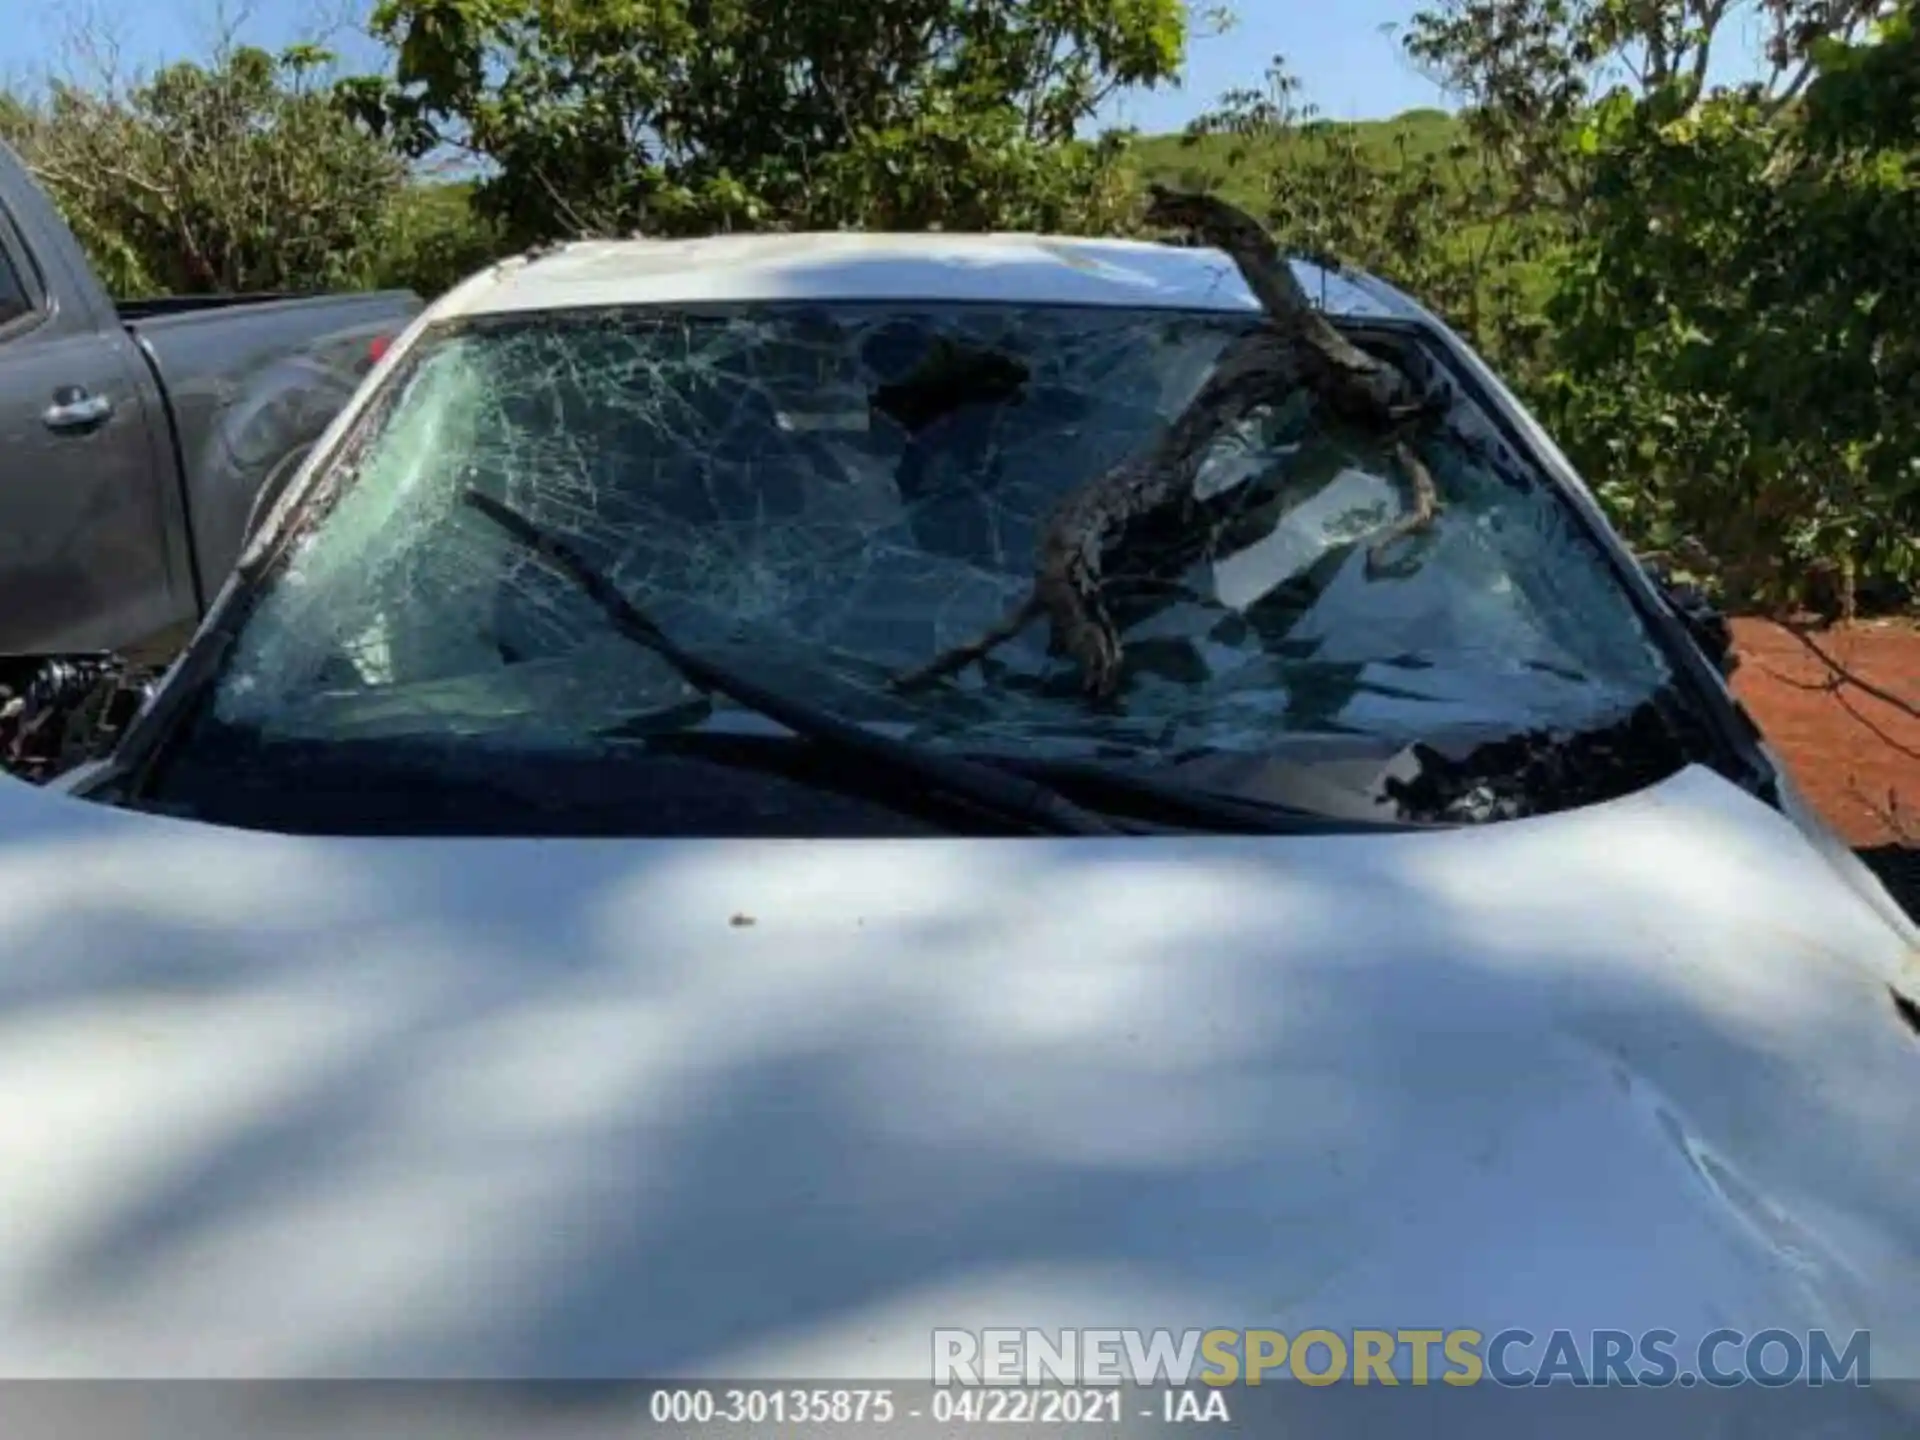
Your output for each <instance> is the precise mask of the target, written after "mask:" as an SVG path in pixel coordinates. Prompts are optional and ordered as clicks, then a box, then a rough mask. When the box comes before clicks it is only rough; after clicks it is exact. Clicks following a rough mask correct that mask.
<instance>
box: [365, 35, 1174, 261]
mask: <svg viewBox="0 0 1920 1440" xmlns="http://www.w3.org/2000/svg"><path fill="white" fill-rule="evenodd" d="M1186 23H1187V13H1186V9H1185V6H1184V5H1183V4H1182V3H1181V0H970V3H965V4H962V3H956V0H887V3H871V4H848V3H846V0H784V3H781V4H777V5H769V4H766V3H763V0H382V3H381V4H380V5H379V6H378V8H377V9H376V10H375V12H374V28H375V30H376V32H377V33H378V34H379V35H381V36H382V37H384V38H385V39H386V40H387V41H388V42H389V43H390V45H391V46H392V48H393V52H394V70H393V73H392V74H391V75H388V76H382V77H362V78H360V79H359V80H357V81H354V82H351V83H350V84H348V85H347V86H346V87H345V90H346V93H347V94H348V96H349V98H350V99H351V101H352V102H353V103H354V104H355V105H356V107H357V108H358V111H359V113H360V114H362V115H363V116H366V117H367V118H369V119H370V120H373V121H375V122H376V123H378V124H380V125H381V126H383V127H384V128H385V129H386V130H387V131H388V133H391V134H392V135H394V136H395V137H396V138H397V139H398V140H399V142H400V143H401V144H402V145H403V146H405V147H406V148H407V149H408V150H409V151H410V152H411V153H414V154H426V153H429V152H432V151H434V150H451V151H455V152H462V153H465V154H467V155H469V156H470V157H472V158H473V159H474V160H476V161H477V162H479V163H480V165H481V166H482V169H483V173H482V178H481V179H480V181H479V183H478V185H477V188H476V191H475V202H476V204H477V206H478V207H479V209H480V211H481V212H482V213H483V214H484V215H485V216H487V217H488V218H489V219H490V220H492V221H494V222H497V223H498V224H499V225H500V226H501V228H502V231H503V232H504V236H505V238H506V240H507V241H508V243H509V244H512V245H515V246H519V245H525V244H528V243H533V242H537V241H540V240H545V239H549V238H554V237H558V236H566V235H576V234H583V233H599V234H625V233H633V232H641V231H644V232H647V233H705V232H709V231H713V230H726V229H738V228H758V227H768V226H780V225H788V226H797V227H809V228H831V227H838V226H860V225H865V226H876V227H890V228H923V227H928V226H945V227H948V228H952V229H976V228H988V227H992V228H1045V229H1069V228H1077V227H1086V226H1099V225H1101V224H1103V223H1105V222H1106V220H1107V219H1108V218H1110V216H1111V215H1112V214H1113V213H1116V211H1115V207H1116V206H1117V205H1118V204H1120V203H1121V200H1122V198H1123V196H1122V193H1121V191H1120V189H1119V188H1118V186H1117V184H1116V181H1115V178H1114V174H1115V168H1116V167H1115V165H1114V161H1115V158H1116V155H1117V147H1116V145H1115V144H1114V143H1112V142H1108V143H1105V144H1083V143H1081V142H1080V141H1079V140H1077V139H1076V131H1077V127H1079V126H1080V125H1081V124H1082V122H1084V121H1085V120H1086V119H1087V118H1088V117H1089V116H1091V115H1092V114H1093V113H1094V112H1095V111H1096V109H1097V108H1098V107H1099V105H1100V103H1101V101H1102V100H1103V99H1104V98H1105V97H1106V96H1107V95H1108V94H1110V93H1111V92H1112V91H1113V90H1115V89H1116V88H1118V87H1121V86H1152V85H1155V84H1157V83H1160V82H1161V81H1164V80H1167V79H1169V78H1171V77H1173V76H1174V75H1175V74H1176V73H1177V72H1178V69H1179V66H1180V63H1181V58H1182V54H1183V51H1184V45H1185V37H1186Z"/></svg>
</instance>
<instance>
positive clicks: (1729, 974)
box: [0, 770, 1920, 1380]
mask: <svg viewBox="0 0 1920 1440" xmlns="http://www.w3.org/2000/svg"><path fill="white" fill-rule="evenodd" d="M1915 963H1916V962H1915V959H1914V955H1913V953H1912V951H1911V949H1910V948H1909V940H1908V938H1907V937H1904V936H1902V935H1899V934H1896V933H1895V932H1893V931H1892V930H1891V929H1889V927H1888V926H1887V924H1886V923H1885V922H1884V921H1883V920H1881V919H1880V918H1878V917H1877V916H1876V915H1875V914H1874V913H1873V912H1872V911H1871V909H1870V908H1869V907H1868V906H1867V905H1866V904H1864V903H1863V902H1862V901H1861V900H1860V899H1859V898H1858V897H1857V896H1856V895H1855V894H1854V893H1853V892H1852V891H1851V890H1849V889H1848V888H1847V887H1846V885H1844V884H1843V883H1842V882H1841V881H1840V880H1839V879H1837V878H1836V877H1835V876H1834V874H1833V873H1832V872H1831V870H1830V869H1828V868H1826V867H1825V866H1824V865H1823V863H1822V862H1821V861H1819V860H1818V859H1816V858H1814V857H1813V855H1812V852H1811V851H1810V850H1809V849H1808V848H1807V845H1806V843H1805V842H1804V840H1803V839H1802V838H1801V836H1800V834H1799V832H1798V831H1797V830H1795V829H1794V828H1793V827H1792V826H1791V825H1789V824H1788V823H1787V822H1786V821H1785V820H1783V819H1782V818H1780V817H1779V816H1778V815H1776V814H1774V813H1773V812H1771V811H1768V810H1766V809H1764V808H1762V807H1761V806H1760V805H1758V804H1757V803H1756V802H1754V801H1752V800H1750V799H1749V798H1747V797H1746V796H1744V795H1743V794H1741V793H1739V792H1737V791H1735V790H1734V789H1732V788H1731V787H1729V786H1727V785H1726V784H1724V783H1723V782H1722V781H1720V780H1719V779H1717V778H1716V777H1713V776H1711V775H1709V774H1707V773H1706V772H1703V771H1698V770H1695V771H1688V772H1684V773H1683V774H1681V775H1679V776H1677V777H1675V778H1674V779H1673V780H1671V781H1670V782H1668V783H1667V784H1665V785H1663V786H1660V787H1658V788H1656V789H1654V790H1652V791H1649V792H1647V793H1644V794H1642V795H1639V796H1636V797H1634V798H1630V799H1627V800H1624V801H1621V802H1618V803H1615V804H1611V805H1607V806H1602V807H1597V808H1594V809H1591V810H1587V811H1583V812H1580V813H1575V814H1568V815H1562V816H1556V817H1550V818H1544V819H1538V820H1530V821H1521V822H1514V823H1509V824H1504V825H1500V826H1496V827H1489V828H1486V829H1482V830H1475V831H1458V832H1450V833H1438V834H1432V835H1403V834H1396V835H1384V836H1379V837H1339V838H1333V839H1324V838H1316V839H1307V838H1299V839H1294V838H1253V839H1245V838H1231V839H1228V838H1217V839H1216V838H1209V839H1194V840H1190V841H1159V840H1156V841H1143V840H1121V841H1116V842H1112V843H1107V842H1103V841H1095V840H1058V841H1055V840H1032V841H997V842H996V841H978V840H960V839H956V840H953V841H951V842H943V841H941V842H911V843H899V844H895V843H809V844H798V843H777V842H776V843H751V844H748V843H737V842H736V843H712V842H700V843H685V842H668V841H635V842H604V841H595V842H559V843H556V842H550V841H546V842H533V841H529V842H500V841H491V840H488V841H446V840H435V841H407V840H398V841H372V840H342V839H309V838H283V837H274V836H264V835H256V834H244V833H239V832H234V831H226V830H221V829H216V828H210V827H204V826H198V825H194V824H188V823H182V822H179V821H172V820H167V819H161V818H156V817H149V816H142V815H136V814H128V813H121V812H116V811H112V810H109V809H106V808H102V807H97V806H93V805H90V804H87V803H84V802H81V801H76V800H71V799H67V798H64V797H62V796H60V795H57V794H53V793H50V792H47V791H41V790H34V789H30V788H28V787H26V786H24V785H19V784H16V783H13V782H4V783H0V1096H4V1097H5V1098H4V1103H0V1363H3V1364H4V1368H5V1370H6V1371H7V1372H9V1373H10V1374H13V1375H49V1376H57V1375H117V1376H173V1375H191V1376H255V1375H261V1376H276V1375H277V1376H296V1377H298V1376H305V1377H312V1376H327V1375H354V1376H408V1377H424V1376H500V1377H522V1376H543V1377H559V1376H581V1375H591V1376H615V1375H646V1376H656V1377H657V1376H662V1375H669V1374H685V1373H692V1372H706V1373H711V1374H726V1375H732V1376H745V1375H752V1374H765V1375H771V1376H787V1377H793V1376H801V1375H815V1376H821V1377H834V1378H840V1379H847V1378H853V1377H895V1378H898V1377H903V1376H916V1375H921V1376H923V1375H924V1374H925V1373H926V1371H927V1367H928V1365H929V1363H930V1341H929V1335H928V1332H929V1331H930V1330H931V1329H933V1328H934V1327H956V1326H957V1327H980V1326H991V1325H1013V1326H1020V1327H1040V1328H1049V1329H1051V1328H1056V1327H1064V1326H1099V1327H1127V1326H1138V1327H1143V1328H1170V1329H1184V1328H1187V1327H1240V1326H1272V1327H1276V1328H1279V1329H1282V1330H1286V1331H1289V1332H1292V1333H1297V1332H1298V1331H1299V1330H1300V1329H1302V1328H1306V1327H1310V1326H1326V1327H1332V1328H1335V1329H1336V1330H1338V1329H1344V1328H1349V1327H1354V1326H1370V1325H1387V1326H1394V1325H1402V1326H1411V1325H1434V1326H1445V1327H1456V1326H1471V1327H1476V1328H1479V1329H1481V1330H1482V1331H1483V1332H1485V1333H1487V1334H1493V1333H1495V1332H1497V1331H1499V1330H1501V1329H1504V1328H1507V1327H1512V1326H1524V1327H1527V1328H1530V1329H1533V1330H1534V1331H1536V1332H1539V1333H1545V1332H1547V1331H1550V1330H1552V1329H1554V1328H1555V1327H1569V1328H1574V1329H1579V1330H1583V1331H1584V1330H1586V1329H1590V1328H1593V1327H1618V1328H1622V1329H1627V1330H1635V1331H1637V1330H1644V1329H1647V1328H1666V1329H1671V1330H1674V1331H1676V1332H1678V1334H1679V1336H1680V1343H1681V1344H1682V1345H1683V1346H1684V1345H1686V1344H1688V1343H1690V1342H1691V1341H1692V1340H1695V1339H1697V1338H1698V1337H1699V1336H1701V1335H1702V1334H1704V1333H1705V1332H1707V1331H1709V1330H1712V1329H1714V1328H1716V1327H1719V1326H1732V1327H1738V1328H1744V1329H1747V1330H1749V1331H1753V1330H1759V1329H1762V1328H1766V1327H1769V1326H1784V1327H1787V1328H1797V1329H1801V1330H1802V1331H1804V1329H1806V1328H1808V1327H1816V1326H1825V1327H1829V1328H1831V1329H1835V1330H1838V1331H1840V1332H1850V1331H1852V1330H1855V1329H1867V1330H1870V1331H1871V1332H1872V1337H1873V1338H1872V1345H1873V1352H1872V1354H1873V1373H1874V1378H1875V1379H1876V1380H1878V1379H1880V1378H1881V1377H1894V1376H1909V1377H1920V1164H1916V1163H1915V1157H1916V1156H1920V1105H1917V1104H1916V1103H1915V1097H1916V1094H1920V1037H1916V1035H1915V1034H1914V1033H1913V1031H1912V1029H1911V1028H1910V1027H1909V1025H1908V1024H1907V1023H1906V1022H1905V1021H1904V1020H1903V1019H1902V1017H1901V1015H1900V1014H1899V1012H1898V1010H1897V1008H1896V1006H1895V1004H1894V1003H1893V1001H1892V998H1891V996H1890V993H1889V991H1890V987H1897V986H1901V985H1911V983H1912V980H1913V978H1914V977H1913V967H1914V965H1915Z"/></svg>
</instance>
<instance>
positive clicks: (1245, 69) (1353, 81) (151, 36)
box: [0, 0, 1752, 131]
mask: <svg viewBox="0 0 1920 1440" xmlns="http://www.w3.org/2000/svg"><path fill="white" fill-rule="evenodd" d="M21 3H22V0H13V5H14V6H18V5H20V4H21ZM221 3H222V0H91V3H90V5H89V4H85V3H82V4H80V5H79V6H78V8H76V4H75V3H73V0H25V15H24V19H25V21H26V23H25V24H11V23H10V24H7V25H4V26H0V77H6V78H16V77H24V76H28V75H32V74H34V73H35V72H37V71H40V70H43V69H44V68H45V66H46V65H47V63H48V62H49V61H50V60H51V59H53V58H54V57H55V56H56V55H57V54H58V47H59V44H60V41H61V38H62V35H63V34H64V33H67V32H68V31H69V30H70V28H71V26H72V24H73V21H74V17H75V16H76V15H79V16H90V17H91V18H92V20H93V22H94V23H95V24H96V25H97V26H104V27H105V29H107V30H108V31H110V32H112V33H113V34H114V35H115V36H116V38H117V39H118V40H119V42H120V44H121V47H122V54H123V56H124V57H125V59H126V61H127V62H128V63H131V64H138V65H144V66H151V65H153V64H155V63H158V62H162V61H165V60H171V59H178V58H185V57H187V56H190V55H193V54H194V53H196V52H199V51H203V50H204V49H205V45H206V39H207V37H208V36H210V35H211V34H213V33H214V31H215V28H216V20H215V17H216V15H217V14H218V13H219V11H218V6H219V5H220V4H221ZM224 3H226V4H227V6H228V11H227V13H229V14H232V13H240V12H244V13H245V14H246V17H247V18H246V21H245V24H244V26H243V27H242V30H241V33H242V35H243V36H244V37H245V38H247V39H249V40H251V41H252V42H253V43H256V44H261V45H267V46H278V45H280V44H284V43H286V42H287V41H289V40H293V39H298V38H302V37H303V36H304V35H306V34H309V33H311V32H312V31H313V29H314V28H315V27H316V26H320V25H324V24H325V23H326V22H325V20H324V19H323V18H322V17H333V18H335V19H339V18H349V17H352V16H356V15H363V14H365V12H366V9H367V8H368V7H367V0H224ZM855 3H859V0H855ZM10 8H11V7H10ZM1233 8H1235V9H1237V10H1238V11H1239V12H1240V18H1239V20H1238V22H1237V24H1236V25H1235V26H1234V27H1233V28H1232V29H1231V30H1230V31H1228V32H1227V33H1226V34H1224V35H1221V36H1218V37H1215V38H1210V39H1200V40H1197V41H1195V43H1194V45H1193V47H1192V50H1191V53H1190V56H1189V64H1188V73H1187V78H1186V83H1185V84H1184V85H1183V86H1182V87H1181V88H1180V89H1177V90H1166V91H1161V92H1157V93H1153V94H1147V95H1139V96H1129V97H1126V98H1125V99H1123V100H1122V101H1121V102H1119V103H1118V104H1116V105H1114V106H1112V107H1110V109H1111V111H1112V114H1111V118H1112V119H1113V120H1114V121H1116V122H1118V123H1123V124H1132V125H1138V126H1139V127H1140V128H1141V129H1143V130H1147V131H1159V130H1171V129H1177V128H1179V127H1180V126H1181V125H1183V124H1184V123H1185V122H1186V121H1188V120H1189V119H1191V118H1192V117H1193V116H1194V115H1196V114H1197V113H1199V112H1200V111H1202V110H1204V109H1206V108H1207V107H1208V106H1210V105H1211V104H1212V103H1213V102H1214V101H1215V100H1217V99H1218V98H1219V96H1220V94H1221V92H1222V91H1225V90H1228V89H1231V88H1233V87H1235V86H1240V85H1247V84H1253V83H1256V82H1257V81H1258V79H1259V76H1260V74H1261V72H1262V70H1263V69H1264V67H1265V65H1266V62H1267V60H1268V59H1269V58H1270V57H1271V56H1273V55H1274V54H1275V53H1283V54H1285V56H1286V58H1287V62H1288V65H1289V67H1290V68H1291V69H1292V70H1293V72H1294V73H1295V74H1296V75H1299V76H1300V77H1301V78H1302V79H1303V80H1304V81H1305V82H1306V90H1307V95H1308V97H1309V98H1310V99H1311V100H1312V101H1313V102H1314V103H1315V104H1317V105H1318V106H1319V107H1320V108H1321V110H1322V111H1323V112H1324V113H1325V114H1327V115H1328V116H1331V117H1336V118H1340V119H1366V118H1374V117H1379V116H1387V115H1395V114H1398V113H1399V112H1400V111H1402V110H1408V109H1412V108H1414V107H1415V106H1422V105H1444V104H1445V100H1444V97H1443V96H1441V95H1440V93H1439V92H1438V91H1437V90H1436V89H1435V88H1434V86H1433V85H1431V84H1430V83H1429V82H1427V81H1426V80H1425V79H1423V78H1422V77H1421V76H1420V75H1419V74H1417V73H1416V72H1415V71H1414V69H1413V67H1412V66H1411V64H1410V63H1409V62H1408V61H1407V59H1406V58H1405V57H1404V56H1403V55H1402V54H1401V52H1400V48H1399V46H1398V44H1397V43H1396V41H1395V40H1394V39H1393V38H1392V36H1391V34H1389V33H1388V32H1389V31H1390V30H1391V29H1392V27H1394V26H1396V25H1404V24H1405V23H1406V21H1407V20H1408V19H1409V18H1410V17H1411V16H1412V14H1413V13H1414V11H1415V10H1417V9H1419V8H1421V0H1335V3H1327V0H1238V3H1237V4H1235V5H1234V6H1233ZM14 14H15V16H18V15H19V14H20V12H19V11H18V10H17V9H16V10H15V11H14ZM337 43H338V48H340V49H342V50H343V51H345V52H346V53H347V55H348V58H350V59H353V60H357V61H360V62H361V63H363V64H365V63H370V62H372V61H374V60H376V59H377V53H378V52H377V51H375V50H374V49H373V48H372V47H371V46H370V45H369V44H367V42H365V41H364V40H360V41H359V42H358V43H356V42H355V40H354V38H353V36H352V35H351V34H348V35H346V36H345V37H343V40H342V41H340V42H337ZM1725 49H1726V51H1727V52H1728V53H1725V54H1723V55H1722V56H1721V60H1722V62H1723V63H1722V64H1720V65H1717V66H1716V67H1715V68H1716V69H1719V70H1723V71H1724V70H1727V69H1730V68H1733V69H1737V68H1743V62H1745V61H1746V58H1747V57H1748V56H1750V55H1751V54H1752V50H1751V48H1750V47H1747V46H1744V45H1730V46H1726V47H1725ZM1743 52H1744V53H1743Z"/></svg>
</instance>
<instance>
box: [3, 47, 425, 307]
mask: <svg viewBox="0 0 1920 1440" xmlns="http://www.w3.org/2000/svg"><path fill="white" fill-rule="evenodd" d="M327 59H328V57H327V56H326V55H325V54H324V52H321V51H318V50H315V49H314V48H313V47H310V46H300V47H294V48H292V49H289V50H287V51H286V52H284V53H282V54H280V55H277V56H276V55H269V54H268V53H266V52H265V51H262V50H257V49H247V48H241V49H236V50H233V51H231V52H229V53H227V54H225V55H223V56H221V57H219V59H218V60H217V61H216V62H215V63H214V64H211V65H207V66H202V65H197V64H192V63H180V64H175V65H170V66H168V67H166V68H165V69H163V70H161V71H159V72H158V73H157V74H155V75H154V76H152V77H151V78H150V79H149V80H147V81H145V82H144V83H142V84H140V85H137V86H135V87H133V88H132V89H131V90H129V91H128V92H126V93H125V94H124V95H112V94H101V93H98V92H96V91H92V90H88V89H85V88H82V87H79V86H76V85H72V84H55V85H54V86H52V87H51V89H50V91H49V92H48V94H47V96H46V97H45V99H44V100H43V101H41V102H40V103H38V104H26V103H23V102H20V101H17V100H16V101H15V102H14V104H13V106H12V107H11V109H10V112H9V113H8V115H7V116H6V117H5V122H4V123H5V124H6V125H7V126H8V129H9V135H8V138H9V140H10V142H11V143H12V144H13V145H14V147H15V148H16V149H17V150H19V151H20V153H21V155H22V157H23V158H24V159H25V161H26V162H27V164H28V165H29V167H30V168H31V169H32V170H33V171H34V173H35V174H36V175H37V176H38V178H39V179H40V181H41V182H42V183H43V184H44V185H45V186H46V187H47V189H48V190H49V192H50V193H51V194H52V195H53V197H54V199H55V201H56V203H58V204H59V206H60V208H61V210H62V211H63V213H64V214H65V215H66V217H67V219H68V221H69V223H70V224H71V226H72V227H73V229H74V231H75V233H76V235H77V236H78V237H79V238H80V240H81V242H82V244H84V245H85V246H86V247H87V248H88V250H89V252H90V253H91V254H92V255H93V256H94V257H95V259H96V263H97V264H99V266H100V268H101V272H102V274H103V277H104V278H105V279H106V281H107V283H108V284H109V285H110V286H111V287H112V288H113V289H114V290H115V291H116V293H119V294H122V295H128V294H139V293H143V292H145V293H152V292H161V293H179V294H205V293H216V292H237V291H248V290H254V291H257V290H305V289H324V288H332V287H338V286H349V285H354V284H358V283H361V282H362V281H363V280H364V278H365V276H366V275H367V274H368V272H369V271H370V269H371V267H372V264H373V259H374V255H375V254H376V252H377V251H378V249H379V247H380V245H381V244H382V242H383V239H384V222H385V218H386V215H387V212H388V209H389V206H390V205H391V203H392V200H393V198H394V196H395V195H396V194H397V193H398V191H399V189H400V187H401V185H402V183H403V180H404V176H405V170H404V166H403V165H402V163H401V161H400V160H399V158H398V157H397V156H395V155H394V154H393V153H392V152H391V150H390V149H388V148H387V147H386V146H384V145H383V144H381V143H379V142H378V141H377V140H376V139H374V138H373V137H372V136H370V135H368V134H366V133H365V132H364V131H363V130H362V129H361V128H359V127H357V126H355V125H354V124H353V123H352V122H351V121H350V120H349V119H348V118H347V117H346V116H345V115H344V114H343V113H342V112H341V110H340V109H339V107H338V106H337V105H336V104H335V102H334V100H333V98H332V94H331V91H330V88H329V87H328V86H326V85H325V84H322V83H319V82H318V79H317V76H318V73H319V69H320V67H322V66H324V64H325V63H326V62H327Z"/></svg>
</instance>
